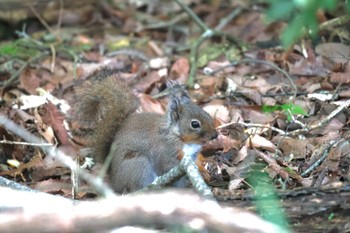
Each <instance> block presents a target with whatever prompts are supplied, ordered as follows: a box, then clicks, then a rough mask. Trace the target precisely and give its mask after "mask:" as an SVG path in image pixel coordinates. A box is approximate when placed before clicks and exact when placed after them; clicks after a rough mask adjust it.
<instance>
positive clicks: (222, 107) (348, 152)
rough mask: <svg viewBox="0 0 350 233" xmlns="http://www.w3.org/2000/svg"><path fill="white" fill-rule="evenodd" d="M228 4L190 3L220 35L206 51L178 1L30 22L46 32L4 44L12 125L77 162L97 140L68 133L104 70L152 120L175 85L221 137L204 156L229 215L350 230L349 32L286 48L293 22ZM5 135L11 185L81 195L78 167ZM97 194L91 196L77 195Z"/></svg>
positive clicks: (1, 156) (33, 30) (2, 159)
mask: <svg viewBox="0 0 350 233" xmlns="http://www.w3.org/2000/svg"><path fill="white" fill-rule="evenodd" d="M73 2H74V1H73ZM150 2H152V1H150ZM161 2H162V1H161ZM190 2H191V1H190ZM193 2H200V1H193ZM213 2H215V1H213ZM217 2H221V5H215V3H211V4H204V3H193V4H192V5H191V6H192V7H191V9H192V10H193V12H194V13H195V14H196V15H198V16H199V17H200V19H201V20H202V21H203V22H204V23H205V25H207V27H209V28H212V29H214V28H216V29H217V31H220V33H217V34H215V35H213V36H212V37H208V38H204V39H203V38H202V39H203V41H201V42H203V43H201V45H200V47H199V49H197V50H195V44H196V43H199V41H200V39H201V36H203V33H205V31H203V30H201V29H203V28H200V27H198V24H197V23H196V22H195V21H194V20H193V19H192V18H191V17H189V16H188V14H186V13H184V12H183V11H182V10H181V9H180V8H179V7H178V6H177V5H176V3H175V2H167V1H164V2H162V3H160V4H158V5H153V6H152V4H151V3H149V4H148V5H142V6H139V7H138V8H136V7H132V6H130V5H128V4H124V5H120V6H118V7H116V6H109V5H105V4H99V5H98V7H96V8H95V7H94V6H93V5H91V4H86V5H85V6H84V7H81V6H78V7H77V8H74V7H73V6H71V9H64V10H63V11H62V12H61V13H60V14H59V15H58V16H57V17H59V18H60V19H61V21H62V22H61V24H60V25H58V26H59V27H58V28H57V25H56V24H57V17H56V16H55V15H54V14H55V12H56V13H57V9H56V11H54V10H53V12H52V14H53V16H52V17H49V16H47V15H45V17H44V16H43V14H42V12H41V11H43V10H37V11H31V12H30V13H28V18H30V15H32V16H31V17H32V18H34V19H35V20H36V21H35V22H32V21H28V22H27V25H26V29H25V30H19V31H17V34H16V36H14V35H15V34H13V36H12V37H11V36H8V35H7V36H3V37H2V41H0V42H1V43H0V82H1V91H2V92H1V97H2V102H1V106H2V108H1V110H0V111H1V112H0V114H1V115H6V116H7V117H9V118H10V119H11V120H13V121H14V122H15V123H17V124H19V125H21V126H23V127H24V128H26V129H27V130H28V131H29V132H31V133H33V134H35V135H38V136H41V137H42V138H43V139H45V141H46V142H47V143H50V144H53V145H56V146H57V148H59V149H62V150H63V151H65V152H66V153H68V154H71V155H72V157H73V158H78V157H79V150H80V149H81V148H83V145H84V143H85V141H84V140H83V139H81V138H77V137H73V136H72V135H71V134H70V130H71V129H70V128H69V127H74V126H72V125H70V126H68V124H67V122H66V121H65V119H67V118H69V117H68V116H69V108H70V107H71V106H72V105H71V103H72V100H73V96H74V91H75V83H76V82H77V80H80V79H84V78H85V77H86V76H87V75H88V74H90V73H91V72H93V71H94V70H96V69H100V68H102V67H106V66H107V67H111V68H116V69H117V68H118V69H121V70H123V72H121V73H120V76H121V78H123V79H126V80H129V81H130V82H132V83H133V90H134V91H135V93H137V96H138V98H139V99H140V104H141V106H140V111H146V112H157V113H164V111H165V109H166V106H167V99H166V98H160V97H157V98H154V97H155V96H159V95H158V94H159V93H161V92H162V91H163V90H164V86H165V82H166V80H169V79H171V80H176V81H178V82H180V83H183V84H187V85H188V87H189V93H190V95H191V97H192V99H193V100H194V101H195V102H196V103H198V104H199V105H200V106H201V107H202V108H203V109H205V110H206V111H207V112H208V113H209V114H210V115H211V116H212V117H213V118H214V119H215V124H216V126H217V127H218V130H219V131H220V135H219V137H218V139H216V140H214V141H211V142H209V143H208V144H207V145H206V146H205V147H204V151H203V152H204V154H205V155H206V156H207V157H206V161H205V162H204V163H205V166H206V168H207V169H208V171H209V172H210V174H211V182H210V183H209V185H210V187H211V188H212V190H213V193H214V195H215V196H216V198H217V199H218V200H220V203H222V205H225V206H235V207H242V208H245V209H247V210H254V211H258V212H259V213H260V215H262V216H263V217H265V218H267V219H269V217H270V215H271V216H272V215H274V211H275V210H276V209H277V211H282V212H284V214H285V217H286V219H287V220H288V222H289V223H290V227H291V229H292V230H294V231H296V232H310V229H312V232H348V231H349V229H350V223H349V222H348V219H349V216H350V186H349V185H348V183H349V179H350V170H349V169H350V145H349V137H350V130H349V125H350V117H349V105H350V98H349V97H350V89H349V83H350V66H349V62H348V61H349V56H350V46H348V45H347V44H346V41H344V40H342V37H341V36H340V35H338V34H337V33H338V32H339V31H340V30H341V29H342V28H341V27H339V28H337V30H335V29H334V30H333V31H324V32H320V35H319V38H318V39H315V40H310V39H303V40H301V41H300V42H298V43H296V44H294V45H291V46H290V48H288V49H283V48H282V47H281V45H280V43H279V36H280V35H281V32H282V30H283V28H285V27H286V26H287V24H286V23H285V22H273V23H269V22H268V21H267V20H266V16H265V14H264V12H265V9H266V6H265V5H259V4H255V5H254V4H252V3H241V1H237V3H224V2H225V1H217ZM227 2H230V1H227ZM242 2H244V1H242ZM249 4H251V5H249ZM225 5H226V6H225ZM42 7H44V6H42ZM13 10H14V11H15V10H16V9H13ZM51 10H52V9H51ZM33 12H36V14H34V16H33ZM47 12H50V11H48V10H47ZM70 12H74V14H73V15H74V16H75V17H76V18H74V17H70V16H72V14H71V13H70ZM2 13H3V12H1V10H0V16H1V15H2ZM325 17H326V16H325ZM1 18H3V17H1ZM53 18H54V20H53ZM4 21H5V22H6V21H7V22H6V24H4V25H15V24H17V25H19V24H20V21H19V20H17V19H4ZM220 24H222V25H220ZM43 25H44V28H43ZM217 25H219V26H217ZM2 27H4V26H2ZM7 27H8V28H10V26H7ZM12 29H13V31H14V28H12ZM21 29H22V28H21ZM49 32H50V33H49ZM195 58H196V63H195V64H196V67H195V68H194V69H193V64H194V63H191V62H192V61H193V59H195ZM348 72H349V73H348ZM191 76H193V79H191V78H189V77H191ZM0 133H1V138H2V141H1V144H0V145H1V153H0V176H3V177H6V178H8V179H11V180H14V181H16V182H19V183H22V184H25V185H27V186H29V187H31V188H33V189H36V190H40V191H43V192H47V193H54V194H60V195H62V196H66V197H70V195H71V192H72V191H71V187H72V184H71V177H70V170H69V169H67V168H65V167H64V166H62V164H60V163H58V162H57V161H55V160H53V159H52V158H51V157H49V156H45V154H43V152H41V151H40V149H39V148H38V147H35V146H34V147H33V145H26V144H24V143H11V142H23V140H22V139H21V138H20V137H18V136H16V135H14V134H12V133H10V132H8V131H7V130H6V129H5V128H4V127H0ZM95 196H96V193H95V191H94V190H93V189H91V188H89V187H88V186H86V185H83V186H82V188H81V189H80V191H79V192H78V194H77V197H78V199H89V198H93V197H95ZM269 197H272V198H269ZM259 200H260V202H259ZM257 202H259V203H260V205H257ZM270 202H271V203H270Z"/></svg>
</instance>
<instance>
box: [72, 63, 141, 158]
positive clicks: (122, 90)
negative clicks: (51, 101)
mask: <svg viewBox="0 0 350 233" xmlns="http://www.w3.org/2000/svg"><path fill="white" fill-rule="evenodd" d="M137 107H138V102H137V99H136V97H135V96H134V95H133V94H132V93H131V90H130V89H129V87H127V85H126V84H125V83H123V82H122V81H121V80H120V78H119V77H118V70H112V69H103V70H98V71H96V72H94V73H92V74H91V75H90V76H89V77H88V78H87V79H86V80H85V81H84V82H83V83H81V84H80V85H79V86H77V92H76V100H75V104H74V109H73V120H76V121H78V122H79V123H80V124H81V125H83V126H85V127H86V126H87V127H88V128H92V132H91V134H90V135H88V141H89V144H90V145H89V146H90V147H92V149H93V153H94V154H95V155H94V157H95V158H97V159H98V160H101V161H103V160H104V159H105V158H106V157H107V155H108V151H109V148H110V146H111V143H112V142H113V138H114V135H115V133H116V132H117V130H118V129H119V127H120V126H121V124H122V122H123V121H124V120H125V119H126V118H127V117H128V116H129V115H131V114H132V113H133V112H134V111H135V110H136V108H137Z"/></svg>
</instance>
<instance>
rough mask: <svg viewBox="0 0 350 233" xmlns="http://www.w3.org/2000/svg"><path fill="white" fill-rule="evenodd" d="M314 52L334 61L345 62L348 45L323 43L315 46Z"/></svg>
mask: <svg viewBox="0 0 350 233" xmlns="http://www.w3.org/2000/svg"><path fill="white" fill-rule="evenodd" d="M315 51H316V53H318V54H320V55H322V56H324V57H326V58H328V59H330V60H332V61H333V62H335V63H343V64H345V63H347V62H348V61H349V56H350V46H348V45H345V44H342V43H323V44H318V45H317V46H316V48H315Z"/></svg>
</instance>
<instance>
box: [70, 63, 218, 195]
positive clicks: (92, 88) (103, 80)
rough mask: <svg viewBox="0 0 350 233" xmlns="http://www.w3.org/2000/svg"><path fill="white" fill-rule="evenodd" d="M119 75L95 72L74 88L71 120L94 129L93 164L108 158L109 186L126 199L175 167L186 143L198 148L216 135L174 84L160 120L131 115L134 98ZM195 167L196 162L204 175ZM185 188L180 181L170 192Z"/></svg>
mask: <svg viewBox="0 0 350 233" xmlns="http://www.w3.org/2000/svg"><path fill="white" fill-rule="evenodd" d="M118 73H119V71H118V70H116V69H109V68H104V69H101V70H97V71H96V72H94V73H92V74H91V75H90V76H88V77H87V79H86V80H85V81H83V82H82V83H81V84H80V85H79V86H78V87H77V92H76V103H75V105H74V112H73V120H76V121H78V122H79V123H82V124H87V125H89V126H93V127H94V129H93V130H92V133H91V134H90V135H89V138H88V146H89V147H91V148H92V149H93V153H94V156H96V157H97V160H100V161H103V160H105V159H106V158H107V156H109V155H110V156H112V160H111V164H110V167H109V177H110V185H111V186H112V188H113V189H114V190H115V191H116V192H118V193H128V192H132V191H136V190H139V189H141V188H144V187H145V186H147V185H149V184H151V183H152V182H153V181H154V180H155V178H156V177H158V176H161V175H163V174H165V173H166V172H168V171H170V170H171V169H172V168H173V167H175V166H176V165H178V164H179V160H180V159H181V153H180V151H181V149H182V147H183V145H184V144H185V143H195V144H203V143H204V142H206V141H209V140H212V139H215V138H217V136H218V133H217V131H216V129H215V127H214V121H213V119H212V118H211V117H210V115H209V114H208V113H207V112H205V111H204V110H203V109H201V108H200V107H199V106H198V105H196V104H195V103H193V102H192V101H191V99H190V97H189V95H188V93H187V91H186V90H185V89H184V87H182V86H181V85H180V84H177V83H176V84H174V83H173V84H172V85H170V86H171V87H170V92H171V93H170V97H169V104H168V107H167V111H166V114H165V115H161V114H157V113H147V112H143V113H135V111H136V109H137V108H138V101H137V97H136V96H135V95H134V94H133V93H132V92H131V89H130V88H129V87H128V86H127V85H126V84H125V82H122V81H121V80H120V77H118ZM200 163H201V162H200V161H199V160H197V165H198V166H199V168H200V170H201V171H202V172H203V170H204V167H203V166H202V165H201V164H200ZM201 166H202V167H201ZM207 175H208V174H207ZM204 178H205V179H206V180H208V177H206V176H205V175H204ZM185 184H186V182H184V181H183V179H180V180H178V181H176V182H174V184H173V186H177V187H184V186H185Z"/></svg>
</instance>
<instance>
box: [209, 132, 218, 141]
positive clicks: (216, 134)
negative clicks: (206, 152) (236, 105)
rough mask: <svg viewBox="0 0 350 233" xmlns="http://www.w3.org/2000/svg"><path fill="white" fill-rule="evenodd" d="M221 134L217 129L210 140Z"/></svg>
mask: <svg viewBox="0 0 350 233" xmlns="http://www.w3.org/2000/svg"><path fill="white" fill-rule="evenodd" d="M218 136H219V134H218V132H216V131H215V133H214V134H213V135H212V136H211V138H210V140H214V139H216V138H217V137H218Z"/></svg>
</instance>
